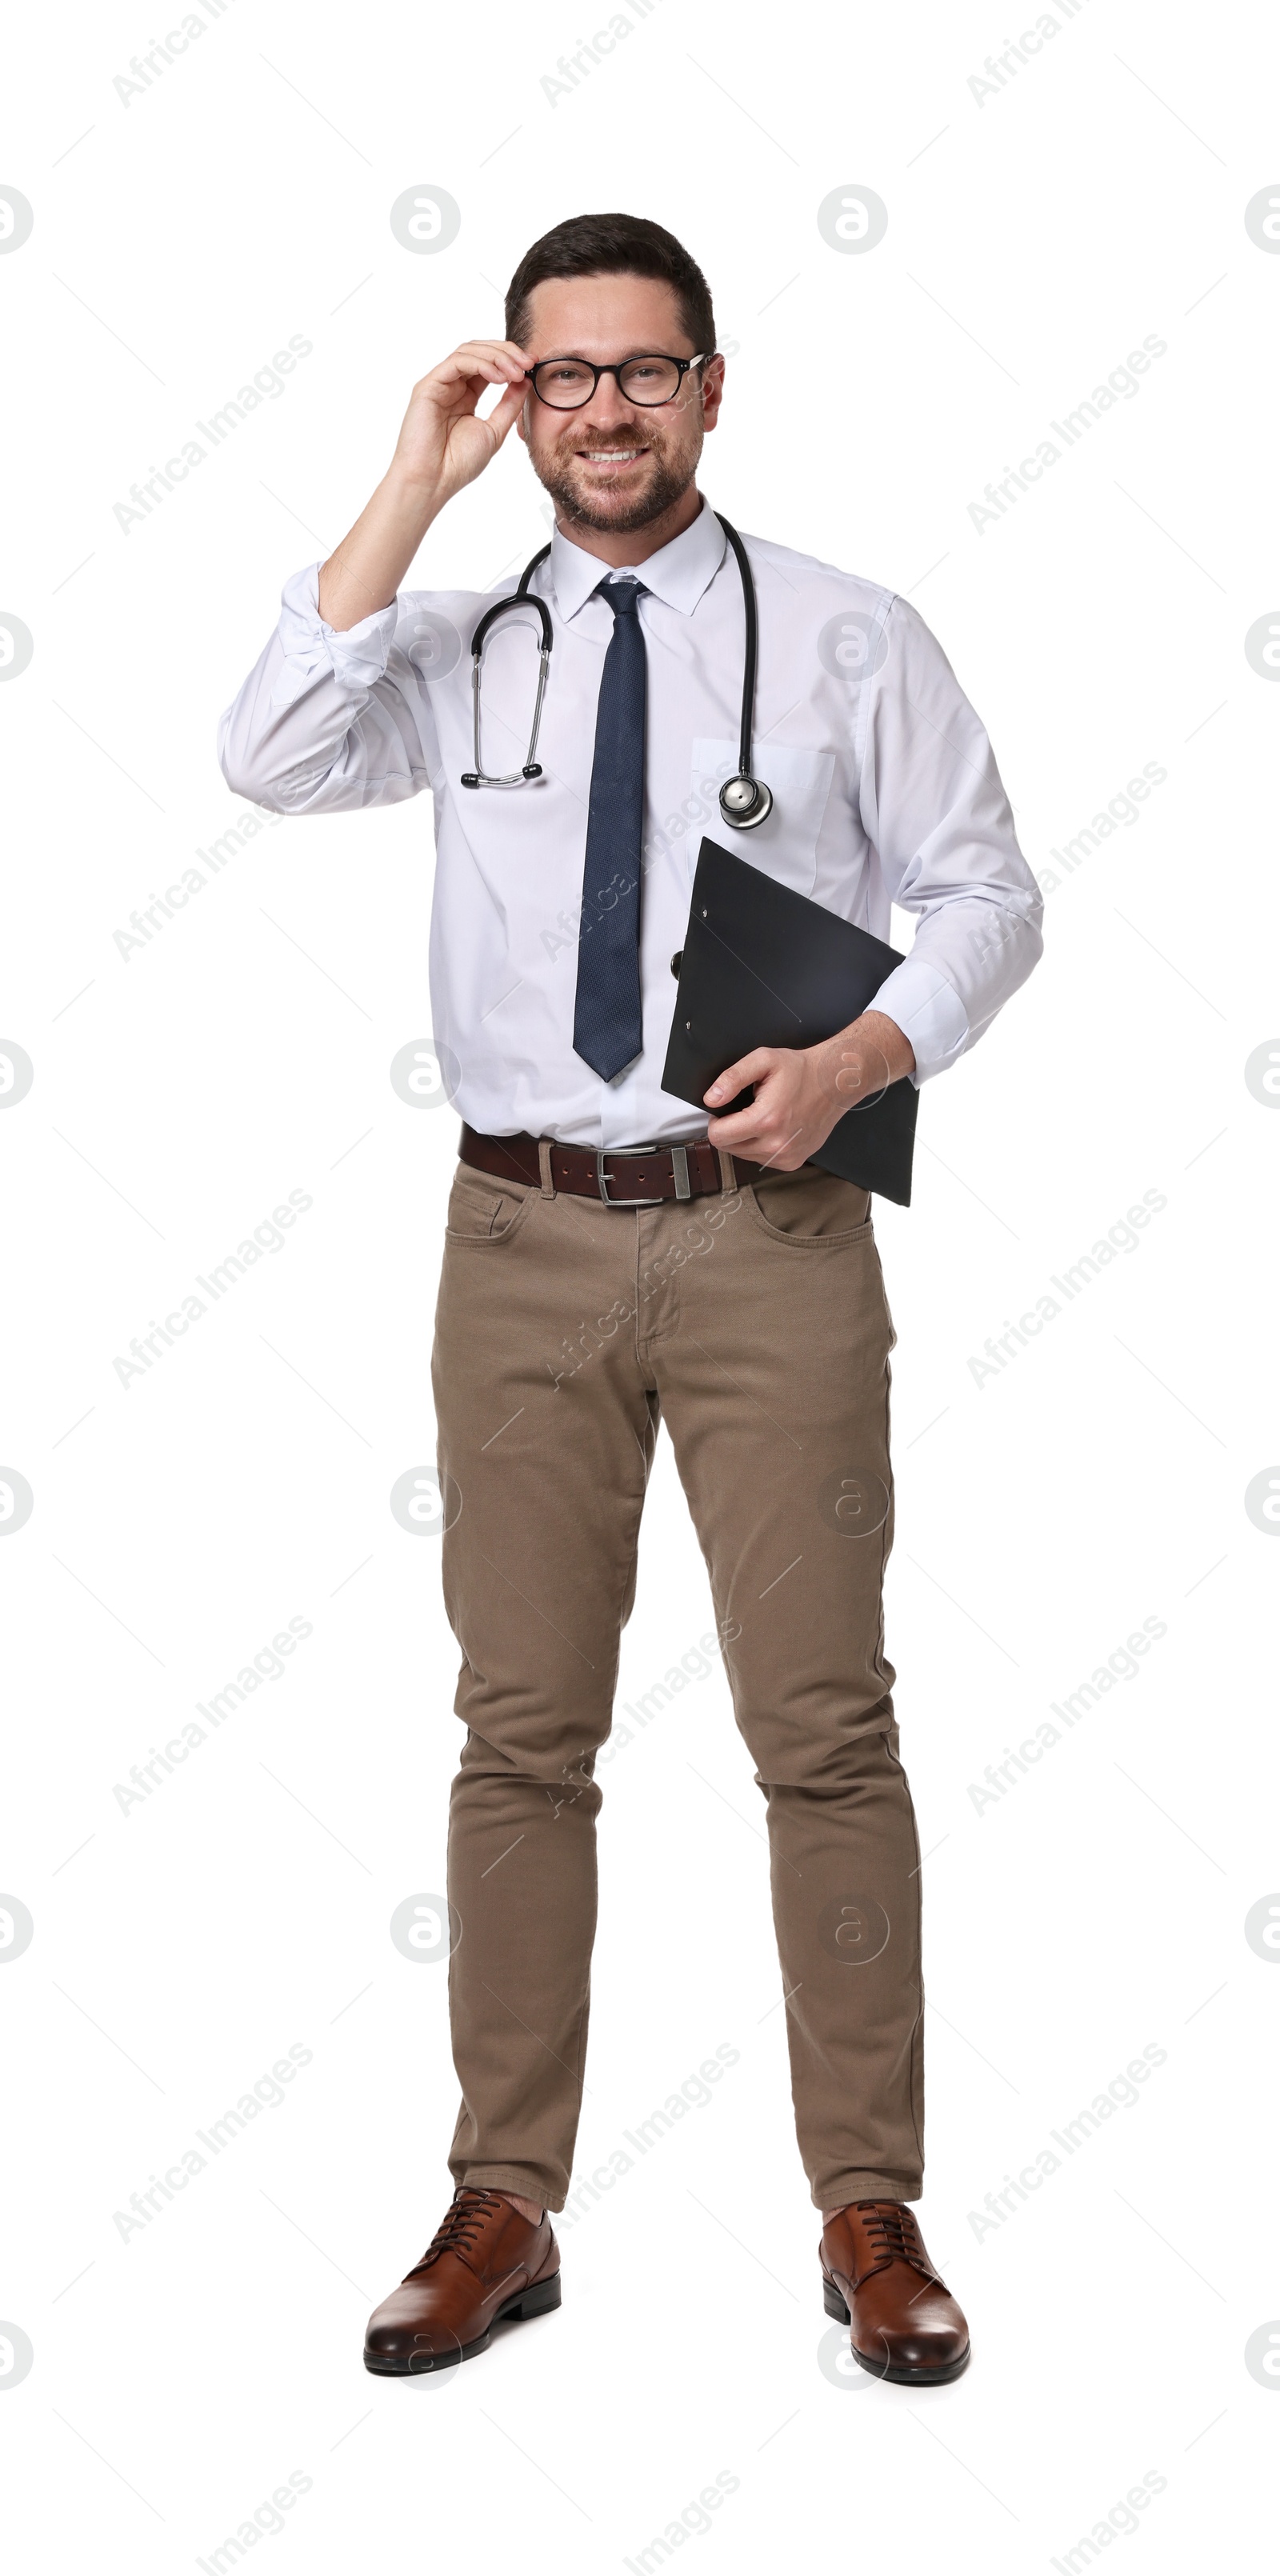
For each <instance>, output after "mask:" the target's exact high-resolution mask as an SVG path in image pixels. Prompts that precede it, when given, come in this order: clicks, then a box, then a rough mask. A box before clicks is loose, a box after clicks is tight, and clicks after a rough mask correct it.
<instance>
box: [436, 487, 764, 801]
mask: <svg viewBox="0 0 1280 2576" xmlns="http://www.w3.org/2000/svg"><path fill="white" fill-rule="evenodd" d="M715 516H716V519H717V521H718V522H719V525H720V526H721V527H722V528H723V530H724V533H725V536H726V538H727V539H728V542H729V544H730V546H731V547H732V549H733V553H734V557H735V559H736V562H737V566H738V572H739V575H740V577H741V581H742V607H743V616H744V621H745V629H746V632H745V638H744V644H743V657H742V715H741V721H740V724H739V727H738V768H737V774H736V777H734V778H732V779H726V781H725V783H724V786H723V787H722V788H721V790H720V811H721V813H722V815H723V817H724V820H725V822H726V823H728V824H730V825H731V826H732V828H733V829H734V830H735V831H738V832H747V831H751V830H752V829H753V827H754V826H755V825H756V824H758V823H763V822H764V821H765V819H766V817H767V815H768V814H769V813H770V811H771V810H772V806H773V797H772V795H771V793H770V791H769V789H768V788H767V787H766V786H765V785H764V782H763V780H761V779H756V778H753V777H752V774H751V732H752V720H753V715H754V710H755V695H756V662H757V658H758V650H759V616H758V612H757V607H756V586H755V579H754V576H753V574H752V570H751V566H750V563H749V562H748V560H747V549H746V547H745V546H744V544H743V542H742V539H741V537H740V536H739V534H738V531H737V529H736V528H734V527H731V526H730V524H729V521H728V520H727V519H726V518H725V517H724V515H723V513H722V512H721V511H719V510H717V511H716V513H715ZM550 552H551V546H550V542H549V541H548V543H547V544H546V545H545V546H540V547H539V548H538V551H537V553H536V555H534V556H533V557H532V558H531V560H530V561H529V562H528V563H527V564H526V565H525V568H524V571H523V572H522V573H521V575H520V579H519V581H518V582H517V584H516V587H515V589H514V591H513V592H512V594H511V597H510V598H509V599H496V600H495V601H494V603H493V606H492V607H491V608H486V610H485V611H484V614H483V616H482V617H481V618H480V619H479V620H478V622H477V625H476V629H475V633H474V634H473V636H472V638H471V738H472V745H473V750H474V758H475V768H474V769H468V770H464V771H463V774H462V785H463V786H464V787H520V786H523V785H524V783H525V781H526V779H530V778H541V776H542V768H541V764H540V763H539V761H538V760H537V758H536V753H537V748H538V728H539V725H540V724H541V722H542V705H543V700H544V698H545V696H546V691H547V671H548V668H549V665H550V661H551V649H552V645H553V643H554V641H555V637H554V632H553V629H552V624H551V611H550V609H549V608H548V606H547V603H546V601H545V599H539V598H538V597H537V595H536V593H535V592H533V591H531V590H530V588H529V584H530V581H531V580H532V578H533V575H534V574H535V572H536V571H537V569H538V566H539V564H542V563H545V562H546V559H547V556H548V555H549V554H550ZM517 607H529V608H533V609H536V611H537V614H538V619H539V623H540V627H541V639H542V640H541V643H540V644H539V647H538V687H537V695H536V697H535V699H534V705H533V723H532V725H531V727H530V731H529V749H528V752H527V754H526V757H525V761H524V765H523V767H522V768H520V769H512V770H509V771H508V772H507V773H506V775H505V776H504V777H493V778H490V777H488V776H487V775H486V773H485V771H484V770H483V769H482V768H481V765H480V661H481V656H482V654H483V651H484V646H485V641H486V639H487V637H488V636H489V635H490V633H491V632H492V630H493V628H494V627H495V626H496V625H497V624H498V622H499V620H500V619H501V618H503V617H506V616H508V615H509V614H510V612H511V610H512V609H513V608H517ZM735 791H736V794H735ZM726 798H729V799H730V800H731V801H730V802H729V803H726ZM735 802H736V804H737V807H738V810H737V811H736V812H735V811H734V810H733V804H734V803H735Z"/></svg>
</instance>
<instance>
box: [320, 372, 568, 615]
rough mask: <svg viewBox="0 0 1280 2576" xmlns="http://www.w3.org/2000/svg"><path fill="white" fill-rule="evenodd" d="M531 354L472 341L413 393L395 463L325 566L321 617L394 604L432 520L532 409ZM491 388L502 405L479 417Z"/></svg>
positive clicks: (365, 611)
mask: <svg viewBox="0 0 1280 2576" xmlns="http://www.w3.org/2000/svg"><path fill="white" fill-rule="evenodd" d="M528 363H529V360H528V353H527V351H526V350H524V349H518V348H517V347H516V344H515V342H514V340H464V341H463V344H462V347H461V348H460V349H455V350H454V351H453V354H452V356H451V357H448V358H442V359H441V362H440V364H439V366H438V367H433V368H432V369H431V372H430V374H429V375H426V376H423V378H422V379H421V382H420V383H418V384H416V385H415V386H414V388H413V392H412V393H411V395H410V397H409V408H408V410H407V412H406V413H405V416H404V419H403V421H402V422H401V425H400V436H399V438H398V439H397V441H396V451H395V454H394V456H393V457H392V460H391V463H390V466H389V467H388V469H387V472H386V473H385V475H384V476H383V478H382V481H381V483H380V484H379V485H378V488H377V491H376V492H375V493H374V495H373V498H372V500H371V501H370V502H369V504H368V507H367V508H366V509H364V510H362V511H361V513H360V516H359V518H358V519H357V521H356V523H355V526H354V528H352V529H350V530H349V532H348V534H347V535H346V536H345V537H344V538H343V540H342V543H341V545H340V546H338V547H337V548H336V549H335V551H334V552H333V554H331V555H330V557H329V560H328V562H327V563H326V564H322V566H321V568H320V592H319V606H320V614H321V616H322V617H323V618H324V620H325V623H326V624H327V625H329V626H333V627H336V628H339V629H341V628H343V627H347V626H357V625H359V623H360V620H361V618H362V617H371V616H372V615H373V613H374V611H375V609H379V608H389V607H390V605H391V602H392V600H393V599H394V598H395V596H396V593H397V591H398V590H399V588H400V584H401V582H402V581H403V580H404V577H405V574H406V573H407V571H408V569H409V566H410V564H411V563H412V561H413V558H414V556H415V555H416V553H417V551H418V548H419V546H420V545H421V543H422V540H423V538H424V537H425V535H426V533H427V530H428V528H429V527H430V525H431V522H432V520H433V519H434V518H435V517H436V515H437V513H438V512H439V511H441V510H442V509H443V508H444V505H445V503H446V501H451V500H452V499H453V496H454V493H455V492H460V491H461V490H462V489H463V486H464V485H465V484H467V483H474V481H475V479H476V476H477V474H482V473H483V472H484V469H485V467H486V465H487V464H488V463H489V462H490V460H491V458H493V457H495V456H496V455H497V453H498V449H499V448H500V447H501V445H502V442H503V440H504V438H505V437H506V435H507V432H508V430H509V429H510V428H511V426H512V424H513V422H515V421H517V420H518V419H519V417H520V413H521V411H522V409H523V406H524V399H525V395H526V392H527V391H528V387H527V385H526V383H525V368H526V367H527V365H528ZM491 385H501V387H502V389H503V390H502V396H501V400H500V401H499V402H497V403H495V405H494V408H493V410H492V411H491V412H490V414H489V416H488V418H487V420H479V419H477V417H476V413H477V409H478V406H479V404H480V403H481V402H482V400H483V398H484V396H485V394H486V393H487V392H488V390H489V388H490V386H491Z"/></svg>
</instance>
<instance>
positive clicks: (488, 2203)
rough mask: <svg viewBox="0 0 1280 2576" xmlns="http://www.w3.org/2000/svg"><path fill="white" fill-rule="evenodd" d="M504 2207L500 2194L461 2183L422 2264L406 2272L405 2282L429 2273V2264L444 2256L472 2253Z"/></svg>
mask: <svg viewBox="0 0 1280 2576" xmlns="http://www.w3.org/2000/svg"><path fill="white" fill-rule="evenodd" d="M503 2206H504V2203H503V2202H502V2201H501V2200H500V2199H499V2197H498V2194H497V2192H496V2191H483V2190H482V2189H481V2188H480V2186H479V2185H478V2184H474V2183H460V2184H459V2185H458V2189H457V2190H456V2192H455V2193H454V2195H453V2199H452V2201H451V2202H450V2205H449V2207H448V2209H447V2210H446V2212H445V2214H444V2217H443V2218H442V2220H441V2222H440V2225H439V2226H438V2227H437V2229H436V2232H435V2235H434V2236H433V2237H432V2239H431V2243H430V2244H429V2245H428V2247H427V2250H426V2253H425V2254H424V2255H423V2257H422V2260H421V2262H419V2263H415V2264H414V2267H413V2270H412V2272H406V2274H405V2279H406V2280H407V2281H412V2280H413V2279H415V2278H416V2276H417V2274H418V2273H419V2272H425V2270H426V2268H427V2265H428V2264H429V2263H434V2262H436V2261H438V2259H439V2257H440V2255H442V2254H461V2255H463V2256H464V2257H465V2256H466V2255H467V2254H469V2253H470V2251H471V2248H472V2246H473V2244H474V2243H475V2240H476V2238H477V2237H478V2236H479V2235H480V2234H481V2232H482V2230H483V2229H484V2228H485V2227H486V2226H487V2224H488V2222H489V2219H490V2217H491V2216H492V2215H493V2213H494V2211H495V2210H500V2209H501V2208H502V2207H503Z"/></svg>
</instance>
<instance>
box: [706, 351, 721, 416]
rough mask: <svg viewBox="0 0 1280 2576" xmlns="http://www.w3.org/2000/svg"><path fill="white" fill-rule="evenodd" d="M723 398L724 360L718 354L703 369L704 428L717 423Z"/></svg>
mask: <svg viewBox="0 0 1280 2576" xmlns="http://www.w3.org/2000/svg"><path fill="white" fill-rule="evenodd" d="M723 400H724V360H723V358H722V357H719V356H716V357H714V358H712V359H710V360H709V362H708V364H707V366H706V367H705V368H704V370H703V377H702V426H703V429H704V430H709V429H714V428H715V426H716V423H717V421H718V420H719V418H720V405H721V403H722V402H723Z"/></svg>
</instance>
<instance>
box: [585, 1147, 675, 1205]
mask: <svg viewBox="0 0 1280 2576" xmlns="http://www.w3.org/2000/svg"><path fill="white" fill-rule="evenodd" d="M658 1151H659V1148H658V1147H657V1146H656V1145H629V1146H626V1147H623V1146H620V1145H601V1146H598V1147H597V1149H596V1187H597V1188H598V1190H599V1192H600V1196H601V1198H602V1200H603V1202H604V1204H605V1206H606V1207H611V1208H634V1207H661V1206H662V1205H663V1200H662V1198H661V1196H659V1197H657V1198H656V1199H653V1198H647V1199H611V1198H610V1196H609V1175H608V1173H607V1172H606V1170H605V1167H604V1165H605V1156H606V1154H618V1155H620V1156H621V1158H622V1159H623V1160H624V1161H625V1160H627V1159H628V1157H629V1156H630V1155H632V1154H656V1153H657V1152H658Z"/></svg>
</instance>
